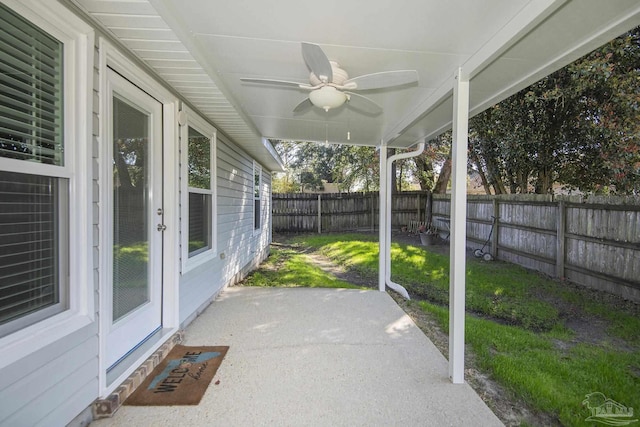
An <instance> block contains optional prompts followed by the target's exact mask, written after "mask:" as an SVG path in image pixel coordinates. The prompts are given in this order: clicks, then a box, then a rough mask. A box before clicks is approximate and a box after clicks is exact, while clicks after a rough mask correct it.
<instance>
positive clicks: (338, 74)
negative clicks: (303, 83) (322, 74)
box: [309, 61, 349, 86]
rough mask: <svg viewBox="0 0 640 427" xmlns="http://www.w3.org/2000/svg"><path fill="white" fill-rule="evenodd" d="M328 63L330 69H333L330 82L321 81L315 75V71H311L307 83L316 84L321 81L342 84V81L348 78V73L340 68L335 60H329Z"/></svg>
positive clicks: (319, 83)
mask: <svg viewBox="0 0 640 427" xmlns="http://www.w3.org/2000/svg"><path fill="white" fill-rule="evenodd" d="M329 63H330V64H331V70H332V71H333V80H332V81H330V82H323V81H322V80H320V78H319V77H318V76H316V75H315V73H313V72H311V74H310V75H309V83H310V84H311V86H318V85H321V84H323V83H332V84H334V85H336V86H342V85H344V82H346V81H347V80H349V74H347V72H346V71H345V70H343V69H342V68H340V64H338V63H337V62H335V61H329Z"/></svg>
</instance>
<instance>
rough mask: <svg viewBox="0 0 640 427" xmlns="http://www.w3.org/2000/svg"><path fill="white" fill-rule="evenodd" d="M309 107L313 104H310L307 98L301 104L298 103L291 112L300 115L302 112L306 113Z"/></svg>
mask: <svg viewBox="0 0 640 427" xmlns="http://www.w3.org/2000/svg"><path fill="white" fill-rule="evenodd" d="M311 107H313V104H312V103H311V100H310V99H309V98H307V99H305V100H304V101H302V102H301V103H299V104H298V105H296V108H294V109H293V112H294V113H302V112H305V111H307V110H308V109H310V108H311Z"/></svg>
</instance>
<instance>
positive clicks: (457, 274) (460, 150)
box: [449, 68, 469, 384]
mask: <svg viewBox="0 0 640 427" xmlns="http://www.w3.org/2000/svg"><path fill="white" fill-rule="evenodd" d="M468 133H469V79H468V77H466V76H465V75H464V73H463V71H462V68H458V71H457V73H456V76H455V82H454V84H453V138H452V144H453V146H452V148H451V167H452V173H451V177H452V182H451V187H452V188H451V189H452V195H451V247H450V254H449V259H450V267H449V268H450V278H449V377H450V378H451V381H452V382H453V383H454V384H462V383H464V320H465V287H466V286H465V270H466V263H465V256H466V253H465V252H466V251H465V249H466V240H467V230H466V228H467V140H468Z"/></svg>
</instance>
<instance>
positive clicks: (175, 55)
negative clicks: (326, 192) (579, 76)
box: [73, 0, 640, 170]
mask: <svg viewBox="0 0 640 427" xmlns="http://www.w3.org/2000/svg"><path fill="white" fill-rule="evenodd" d="M73 1H74V2H75V3H76V4H78V5H79V6H80V7H81V8H83V9H84V10H85V11H87V12H88V14H89V15H91V16H92V17H93V18H94V19H95V20H96V21H97V22H99V23H100V24H101V25H102V26H103V27H105V28H106V29H107V31H109V32H110V33H111V34H113V35H114V36H115V37H116V38H118V39H119V40H120V41H121V42H122V43H123V44H124V45H125V46H127V47H128V48H129V49H131V50H132V51H133V52H134V53H135V54H136V55H137V56H138V57H139V58H140V59H141V60H143V61H144V62H145V63H147V64H148V65H149V66H150V67H151V68H152V69H154V70H155V71H156V73H157V74H158V75H159V76H160V77H162V78H163V79H165V81H166V82H167V83H168V84H170V85H171V86H173V87H174V88H175V90H176V91H177V92H179V93H180V94H181V95H182V96H184V97H185V99H187V100H188V101H189V102H190V103H191V104H192V105H193V106H194V107H196V108H197V109H198V110H200V112H202V114H203V115H205V116H207V117H208V118H209V119H210V120H211V121H213V122H214V124H215V125H216V126H217V127H218V128H219V129H220V130H221V131H223V132H224V133H226V134H227V135H229V136H230V137H231V138H233V139H234V140H235V141H236V142H237V143H239V144H240V145H241V146H242V147H243V148H244V149H245V150H247V151H248V152H249V153H250V154H252V155H253V156H254V157H256V158H258V159H262V160H263V161H264V163H265V166H266V167H268V168H270V169H272V170H278V169H279V168H280V165H279V164H278V161H277V160H276V158H277V155H276V158H273V156H272V154H273V152H272V148H271V147H270V145H269V144H265V141H264V140H263V139H262V137H266V138H276V139H286V140H307V141H319V142H324V141H325V140H328V141H329V142H334V143H350V144H363V145H379V144H380V142H381V141H383V142H384V143H387V144H389V145H390V146H395V147H409V146H411V145H413V144H415V143H416V142H420V141H422V140H424V139H425V138H429V137H433V136H436V135H437V134H439V133H441V132H442V131H444V130H446V129H448V128H449V127H450V125H451V111H452V87H453V81H454V80H453V79H454V74H455V72H456V70H457V69H458V68H459V67H462V70H463V73H464V74H465V75H466V76H467V77H468V78H469V79H470V82H471V83H470V88H471V100H470V109H471V113H472V114H476V113H478V112H480V111H482V110H483V109H484V108H487V107H489V106H490V105H493V104H494V103H496V102H499V101H500V100H502V99H504V98H506V97H508V96H509V95H511V94H513V93H515V92H517V91H518V90H520V89H522V88H524V87H526V86H528V85H529V84H531V83H533V82H535V81H536V80H538V79H540V78H542V77H544V76H545V75H547V74H549V73H551V72H553V71H555V70H557V69H558V68H561V67H562V66H564V65H566V64H568V63H570V62H571V61H573V60H575V59H577V58H579V57H580V56H582V55H584V54H586V53H588V52H589V51H591V50H592V49H595V48H596V47H598V46H600V45H602V44H603V43H605V42H606V41H608V40H610V39H612V38H614V37H616V36H618V35H620V34H622V33H624V32H625V31H628V30H630V29H632V28H634V27H635V26H638V25H640V2H638V1H637V0H607V1H603V0H476V1H469V0H450V1H442V0H400V1H395V2H391V1H389V0H369V1H367V2H364V1H362V0H325V1H323V2H320V3H318V2H309V1H303V0H277V1H259V0H237V1H232V2H231V1H223V0H73ZM302 41H306V42H311V43H316V44H319V45H320V46H321V47H322V49H323V50H324V51H325V52H326V54H327V56H328V57H329V59H331V60H336V61H338V62H339V63H340V65H341V67H342V68H343V69H345V70H347V72H348V73H349V75H350V76H351V77H355V76H359V75H362V74H368V73H374V72H379V71H390V70H401V69H415V70H417V71H418V74H419V83H418V84H414V85H409V86H406V87H400V88H395V89H384V90H373V91H368V92H366V93H364V92H363V93H362V94H365V95H366V96H368V97H370V98H371V99H373V100H374V101H376V102H377V103H378V104H380V105H381V106H382V107H383V113H381V114H379V115H375V116H372V115H365V114H362V113H359V112H357V111H356V110H353V109H351V108H350V107H349V106H348V105H345V106H343V107H340V108H338V109H335V110H330V111H329V112H328V113H325V112H324V111H323V110H321V109H318V108H314V109H312V110H311V111H308V112H306V113H303V114H294V113H293V108H294V107H295V106H296V105H297V104H298V103H299V102H300V101H302V100H303V99H305V97H306V96H307V92H305V91H302V90H297V89H291V88H285V87H270V86H261V85H256V84H251V83H243V82H241V81H240V78H242V77H249V78H268V79H277V80H289V81H300V82H308V78H309V70H308V69H307V67H306V65H305V63H304V61H303V59H302V55H301V47H300V42H302ZM348 133H349V136H350V140H347V134H348Z"/></svg>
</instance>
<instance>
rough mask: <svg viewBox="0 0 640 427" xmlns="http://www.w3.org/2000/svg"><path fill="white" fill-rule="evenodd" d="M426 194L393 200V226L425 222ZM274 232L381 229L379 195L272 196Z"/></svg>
mask: <svg viewBox="0 0 640 427" xmlns="http://www.w3.org/2000/svg"><path fill="white" fill-rule="evenodd" d="M426 200H427V193H426V192H421V191H411V192H402V193H398V194H397V195H394V196H393V198H392V208H391V212H392V213H391V224H392V226H394V227H400V226H405V225H407V224H409V222H410V221H412V220H418V219H419V218H424V207H425V202H426ZM272 202H273V205H272V217H273V226H272V227H273V231H276V232H319V233H320V232H323V233H324V232H337V231H356V230H375V229H377V228H378V210H379V195H378V193H377V192H368V193H346V194H307V193H296V194H273V195H272Z"/></svg>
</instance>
